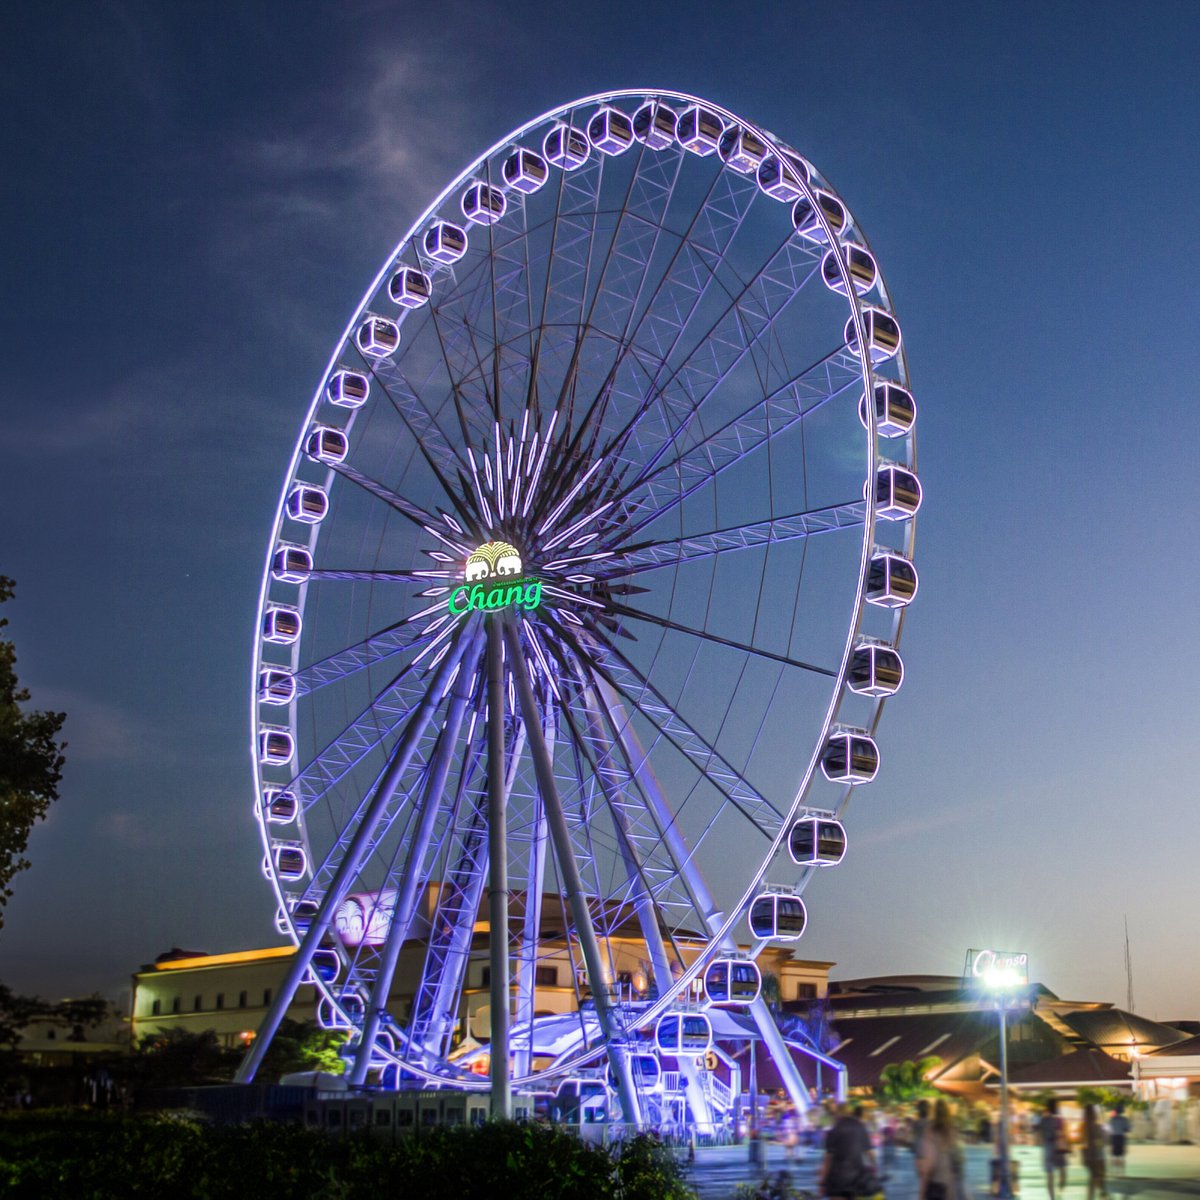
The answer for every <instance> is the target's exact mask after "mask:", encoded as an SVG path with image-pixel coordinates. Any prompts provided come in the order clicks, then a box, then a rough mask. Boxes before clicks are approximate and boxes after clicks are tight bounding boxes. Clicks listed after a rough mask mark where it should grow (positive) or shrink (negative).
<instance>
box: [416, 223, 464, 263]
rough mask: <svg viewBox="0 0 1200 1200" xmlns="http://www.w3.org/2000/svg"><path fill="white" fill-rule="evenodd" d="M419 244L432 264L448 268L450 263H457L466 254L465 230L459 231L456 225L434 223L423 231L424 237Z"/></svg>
mask: <svg viewBox="0 0 1200 1200" xmlns="http://www.w3.org/2000/svg"><path fill="white" fill-rule="evenodd" d="M421 244H422V245H423V246H424V247H425V253H426V254H427V255H429V257H430V258H432V259H433V261H434V262H439V263H441V264H442V266H444V267H448V266H450V264H451V263H456V262H458V260H459V259H460V258H462V256H463V255H464V254H466V252H467V234H466V231H465V230H463V229H460V228H459V227H458V226H457V225H451V224H450V222H449V221H434V223H433V224H432V225H430V227H429V228H428V229H427V230H425V237H424V239H423V241H422V243H421Z"/></svg>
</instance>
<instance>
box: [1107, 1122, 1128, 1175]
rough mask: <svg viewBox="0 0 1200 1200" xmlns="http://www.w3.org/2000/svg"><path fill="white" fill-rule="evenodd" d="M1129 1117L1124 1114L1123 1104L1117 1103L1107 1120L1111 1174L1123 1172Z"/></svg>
mask: <svg viewBox="0 0 1200 1200" xmlns="http://www.w3.org/2000/svg"><path fill="white" fill-rule="evenodd" d="M1129 1130H1130V1124H1129V1118H1128V1117H1127V1116H1126V1115H1125V1105H1124V1104H1118V1105H1117V1106H1116V1108H1114V1109H1113V1114H1112V1117H1111V1118H1110V1119H1109V1122H1108V1136H1109V1143H1108V1145H1109V1150H1110V1151H1111V1153H1112V1173H1113V1175H1124V1174H1125V1146H1126V1143H1127V1142H1128V1139H1129Z"/></svg>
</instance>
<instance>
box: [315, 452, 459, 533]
mask: <svg viewBox="0 0 1200 1200" xmlns="http://www.w3.org/2000/svg"><path fill="white" fill-rule="evenodd" d="M328 465H329V466H330V467H331V468H332V469H333V471H334V473H335V474H336V475H340V476H341V477H342V478H343V479H348V480H349V481H350V482H351V483H353V484H356V485H357V486H358V487H360V488H362V490H363V491H364V492H367V493H368V494H370V495H372V496H374V497H375V499H377V500H382V501H383V503H384V504H386V505H387V506H388V507H389V508H391V509H393V510H394V511H396V512H398V513H400V514H401V515H402V516H405V517H407V518H408V519H409V520H410V521H412V523H413V524H414V525H418V526H420V527H421V528H422V529H425V528H427V527H428V526H429V525H431V524H433V523H435V522H436V520H437V518H436V517H435V516H434V515H433V513H431V512H427V511H426V510H425V509H423V508H422V507H421V506H420V505H419V504H414V503H413V502H412V501H411V500H406V499H405V498H404V497H403V496H401V495H400V494H399V493H398V492H395V491H393V490H392V489H391V488H389V487H385V486H384V485H383V484H382V483H379V482H378V481H377V480H374V479H372V478H371V477H370V476H369V475H365V474H363V472H362V471H359V470H357V469H356V468H354V467H352V466H350V465H349V464H348V463H344V462H341V463H330V464H328Z"/></svg>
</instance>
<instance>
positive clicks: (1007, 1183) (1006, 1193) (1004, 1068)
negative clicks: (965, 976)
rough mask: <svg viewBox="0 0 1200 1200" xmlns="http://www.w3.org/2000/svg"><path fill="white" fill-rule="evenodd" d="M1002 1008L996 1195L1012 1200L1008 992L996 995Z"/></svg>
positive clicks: (999, 1007)
mask: <svg viewBox="0 0 1200 1200" xmlns="http://www.w3.org/2000/svg"><path fill="white" fill-rule="evenodd" d="M996 1007H997V1008H998V1009H999V1010H1000V1128H999V1130H998V1131H997V1134H996V1153H997V1154H998V1155H999V1158H1000V1166H999V1170H998V1172H997V1176H996V1195H997V1196H998V1197H999V1198H1000V1200H1012V1194H1013V1190H1012V1179H1011V1178H1010V1177H1009V1170H1008V994H1007V993H1006V992H1000V993H999V994H998V996H997V997H996Z"/></svg>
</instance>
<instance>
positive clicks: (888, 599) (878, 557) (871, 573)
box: [867, 551, 917, 608]
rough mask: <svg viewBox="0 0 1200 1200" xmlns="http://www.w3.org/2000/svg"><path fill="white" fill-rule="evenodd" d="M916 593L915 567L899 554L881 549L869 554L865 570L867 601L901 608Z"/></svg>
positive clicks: (910, 600)
mask: <svg viewBox="0 0 1200 1200" xmlns="http://www.w3.org/2000/svg"><path fill="white" fill-rule="evenodd" d="M916 594H917V569H916V567H914V566H913V565H912V563H911V562H909V561H908V559H907V558H905V557H904V556H903V555H901V554H895V553H893V552H892V551H881V552H879V553H877V554H874V555H872V556H871V565H870V567H869V568H868V570H867V603H868V604H875V605H877V606H878V607H880V608H903V607H904V606H905V605H906V604H911V603H912V600H913V597H914V596H916Z"/></svg>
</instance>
